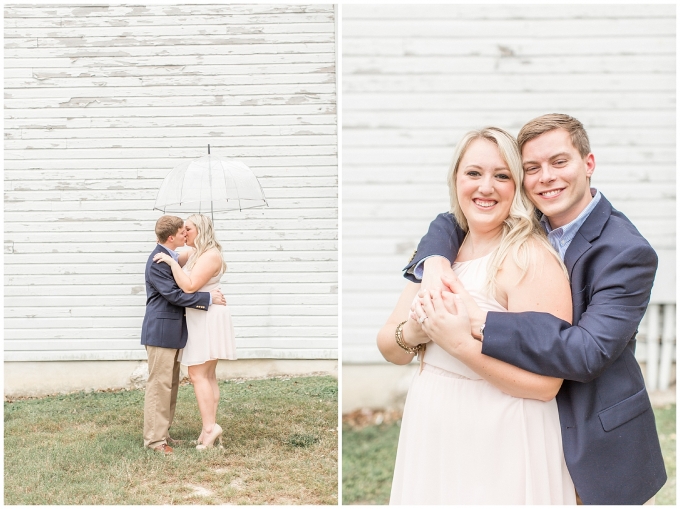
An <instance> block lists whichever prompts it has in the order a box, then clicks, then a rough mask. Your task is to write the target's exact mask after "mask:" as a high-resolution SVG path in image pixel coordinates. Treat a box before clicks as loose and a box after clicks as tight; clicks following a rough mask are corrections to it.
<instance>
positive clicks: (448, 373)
mask: <svg viewBox="0 0 680 509" xmlns="http://www.w3.org/2000/svg"><path fill="white" fill-rule="evenodd" d="M522 176H523V172H522V166H521V162H520V158H519V151H518V149H517V145H516V143H515V140H514V139H513V138H512V136H510V135H509V134H508V133H507V132H505V131H503V130H502V129H498V128H493V127H489V128H485V129H482V130H479V131H471V132H469V133H468V134H466V135H465V136H464V137H463V138H462V140H461V141H460V142H459V144H458V146H457V147H456V151H455V154H454V157H453V163H452V164H451V168H450V171H449V177H448V182H449V190H450V195H451V211H452V213H453V215H454V216H455V217H456V219H457V220H458V221H459V224H461V225H464V226H462V228H463V230H464V231H465V233H466V236H465V240H464V241H463V244H462V245H461V247H460V249H459V252H458V257H457V258H456V262H455V263H454V264H453V271H454V279H452V280H451V282H450V283H446V285H447V286H448V288H445V291H443V292H440V291H439V290H434V291H433V292H431V293H430V292H420V293H418V297H419V298H418V299H416V300H415V302H414V304H411V301H412V300H413V298H414V296H415V295H416V293H417V292H418V290H419V288H420V285H418V284H413V283H409V284H408V286H407V287H406V288H405V289H404V291H403V292H402V295H401V298H400V299H399V302H398V304H397V306H396V308H395V309H394V311H393V313H392V315H391V316H390V318H389V319H388V321H387V323H386V325H385V326H384V327H383V328H382V329H381V330H380V333H379V335H378V347H379V349H380V351H381V352H382V354H383V355H384V356H385V359H387V360H388V361H390V362H394V363H395V364H405V363H407V362H409V361H410V360H411V359H412V358H413V354H414V353H419V355H420V360H421V366H422V368H421V371H420V373H419V374H418V375H417V376H415V377H414V379H413V382H412V384H411V387H410V388H409V393H408V396H407V399H406V406H405V408H404V418H403V422H402V428H401V433H400V437H399V447H398V451H397V460H396V465H395V470H394V480H393V483H392V494H391V497H390V503H392V504H473V503H474V504H479V503H485V504H501V503H503V504H509V503H510V504H536V503H541V504H570V503H571V504H573V503H574V502H575V491H574V486H573V483H572V481H571V478H570V477H569V472H568V471H567V469H566V465H565V463H564V455H563V452H562V446H561V434H560V425H559V418H558V413H557V404H556V402H555V394H556V393H557V391H558V390H559V388H560V386H561V385H562V380H561V379H559V378H554V377H548V376H541V375H537V374H535V373H531V372H529V371H525V370H523V369H520V368H517V367H515V366H512V365H510V364H507V363H505V362H501V361H498V360H496V359H491V358H489V357H487V356H485V355H482V353H481V342H478V341H476V340H474V339H473V338H472V336H471V335H470V320H469V318H468V314H467V312H466V311H465V309H467V311H468V312H469V313H470V315H473V314H474V315H478V314H479V313H485V312H487V311H496V312H505V311H545V312H549V313H553V314H554V315H556V316H558V317H560V318H562V319H563V320H565V321H568V320H569V319H570V316H571V299H570V294H569V286H568V281H567V278H566V274H565V272H564V270H563V266H562V265H561V263H560V262H559V259H558V258H557V255H556V253H555V252H554V251H553V250H552V248H551V247H550V245H549V244H548V242H547V240H546V237H545V234H544V233H542V232H541V230H540V229H539V225H538V220H537V219H536V216H535V214H534V208H533V206H532V204H531V203H530V202H529V201H528V200H527V199H526V197H525V195H524V193H523V191H522ZM460 283H462V284H463V285H464V288H463V287H460ZM454 287H455V288H454ZM465 289H467V290H468V291H469V293H468V292H467V291H465ZM449 290H455V292H456V293H457V294H460V295H461V297H460V298H459V300H456V297H458V296H456V297H454V294H453V293H451V292H450V291H449ZM537 295H539V296H540V298H539V299H536V296H537ZM462 300H464V301H465V307H463V306H461V304H460V303H461V302H462ZM409 306H411V313H410V314H409ZM490 458H493V460H492V461H491V460H490ZM547 487H548V489H546V488H547Z"/></svg>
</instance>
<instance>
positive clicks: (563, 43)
mask: <svg viewBox="0 0 680 509" xmlns="http://www.w3.org/2000/svg"><path fill="white" fill-rule="evenodd" d="M342 31H343V41H342V45H343V60H342V66H343V76H342V80H343V99H342V104H343V111H342V120H343V160H342V161H343V181H342V185H343V222H342V225H343V226H342V227H343V292H342V293H343V297H342V298H343V308H342V309H343V318H342V322H343V323H342V328H343V336H342V339H343V361H344V362H356V363H362V362H384V361H383V359H382V357H381V355H380V353H379V352H378V350H377V348H376V346H375V338H376V334H377V332H378V330H379V329H380V327H381V326H382V325H383V324H384V322H385V320H386V319H387V317H388V316H389V314H390V312H391V310H392V309H393V307H394V305H395V303H396V300H397V296H398V295H399V293H400V292H401V290H402V289H403V287H404V285H405V281H404V280H403V278H402V277H401V269H402V267H403V266H404V265H406V263H407V262H408V260H409V257H410V256H411V254H412V252H413V250H414V249H415V248H416V245H417V243H418V241H419V240H420V237H421V236H422V235H423V234H424V233H425V232H426V231H427V225H428V224H429V222H430V221H431V220H432V219H433V218H434V217H435V216H436V214H438V213H440V212H442V211H445V210H447V209H448V206H449V202H448V189H447V186H446V174H447V170H448V166H449V163H450V160H451V156H452V155H453V150H454V147H455V145H456V142H457V141H458V140H459V139H460V137H461V136H462V135H463V134H464V133H465V132H466V131H468V130H470V129H475V128H480V127H483V126H485V125H497V126H499V127H503V128H505V129H507V130H509V132H511V133H513V134H516V133H517V131H518V130H519V128H520V127H521V126H522V125H523V124H524V123H525V122H526V121H528V120H529V119H531V118H534V117H536V116H538V115H541V114H544V113H548V112H564V113H569V114H571V115H573V116H575V117H576V118H578V119H580V120H581V121H582V122H583V123H584V125H585V126H586V128H587V130H588V133H589V136H590V141H591V146H592V149H593V152H594V153H595V156H596V161H597V168H596V171H595V174H594V177H593V185H594V186H596V187H598V188H599V189H601V190H602V192H603V193H604V194H605V195H606V196H607V197H608V198H609V199H610V200H611V201H612V202H613V204H614V205H615V206H616V207H617V208H618V209H620V210H621V211H623V212H624V213H625V214H627V215H628V216H629V217H630V219H631V220H632V221H633V222H634V223H635V225H636V226H637V227H638V229H640V231H641V232H642V233H643V234H644V235H645V236H646V237H647V238H648V239H649V240H650V242H651V243H652V245H653V246H654V248H655V249H657V251H658V252H659V255H660V258H661V265H660V269H659V273H658V274H657V278H656V283H655V288H654V292H655V293H654V294H653V297H654V299H655V300H656V301H657V302H660V303H664V302H675V273H674V267H675V229H676V227H675V224H676V223H675V207H676V197H675V188H676V186H675V182H676V177H675V166H676V156H675V149H676V147H675V137H676V133H675V123H676V114H675V102H676V75H675V74H676V63H675V62H676V53H675V6H673V5H644V6H643V5H617V6H615V7H614V6H612V5H587V6H586V5H538V4H536V5H523V6H522V5H462V4H456V5H430V6H419V5H393V6H380V5H358V4H352V5H344V6H343V19H342ZM641 330H642V331H644V330H646V329H645V324H644V323H643V326H642V329H641ZM639 350H640V351H643V350H644V349H639Z"/></svg>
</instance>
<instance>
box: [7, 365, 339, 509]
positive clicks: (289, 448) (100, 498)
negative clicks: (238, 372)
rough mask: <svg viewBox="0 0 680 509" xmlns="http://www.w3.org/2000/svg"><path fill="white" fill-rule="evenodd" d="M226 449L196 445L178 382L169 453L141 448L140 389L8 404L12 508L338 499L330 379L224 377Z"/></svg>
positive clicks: (191, 405) (187, 398)
mask: <svg viewBox="0 0 680 509" xmlns="http://www.w3.org/2000/svg"><path fill="white" fill-rule="evenodd" d="M219 385H220V393H221V402H220V406H219V411H218V416H217V422H218V423H219V424H220V425H221V426H222V428H223V429H224V434H223V437H222V441H223V444H224V449H218V448H214V449H211V450H207V451H197V450H196V449H195V446H194V445H191V443H190V441H192V440H195V439H196V438H197V437H198V435H199V433H200V431H201V420H200V415H199V412H198V406H197V405H196V398H195V396H194V392H193V387H192V386H191V385H183V386H181V387H180V390H179V396H178V401H177V410H176V415H175V420H174V424H173V426H172V429H171V432H172V435H173V438H175V439H179V440H185V442H184V443H183V444H181V445H179V446H177V447H175V454H173V455H171V456H163V455H161V454H159V453H156V452H153V451H150V450H148V449H144V448H143V447H142V425H143V406H144V392H143V391H141V390H133V391H121V392H100V393H76V394H69V395H63V396H52V397H47V398H41V399H29V400H21V401H15V402H6V403H5V469H4V475H5V477H4V480H5V504H48V505H56V504H77V505H81V504H128V505H147V504H333V505H334V504H337V502H338V495H337V493H338V482H337V479H338V474H337V464H338V458H337V448H338V430H337V422H338V417H337V416H338V399H337V396H338V386H337V380H336V379H335V378H332V377H327V376H324V377H303V378H290V379H285V378H278V379H268V380H252V381H245V382H236V381H228V382H220V384H219Z"/></svg>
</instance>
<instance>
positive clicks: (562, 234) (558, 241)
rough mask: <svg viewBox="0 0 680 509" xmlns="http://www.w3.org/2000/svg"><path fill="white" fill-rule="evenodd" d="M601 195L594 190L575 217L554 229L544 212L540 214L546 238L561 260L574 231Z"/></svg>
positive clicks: (583, 221) (581, 224) (574, 234)
mask: <svg viewBox="0 0 680 509" xmlns="http://www.w3.org/2000/svg"><path fill="white" fill-rule="evenodd" d="M601 197H602V195H601V194H600V191H597V190H596V191H595V196H593V199H592V200H591V201H590V203H589V204H588V206H587V207H586V208H585V209H583V210H582V211H581V213H580V214H579V215H578V217H577V218H576V219H574V220H573V221H572V222H570V223H567V224H565V225H564V226H560V227H559V228H555V229H554V230H553V229H552V228H551V227H550V222H549V221H548V218H547V217H546V216H545V214H543V216H541V224H542V225H543V228H545V231H546V233H547V234H548V240H549V241H550V244H552V247H554V248H555V251H557V252H558V253H559V254H560V258H562V261H564V254H565V253H566V252H567V249H569V245H570V244H571V241H572V240H574V237H575V236H576V232H577V231H579V229H580V228H581V226H583V223H585V222H586V219H588V216H589V215H590V213H591V212H592V211H593V209H594V208H595V206H596V205H597V203H598V202H599V201H600V198H601Z"/></svg>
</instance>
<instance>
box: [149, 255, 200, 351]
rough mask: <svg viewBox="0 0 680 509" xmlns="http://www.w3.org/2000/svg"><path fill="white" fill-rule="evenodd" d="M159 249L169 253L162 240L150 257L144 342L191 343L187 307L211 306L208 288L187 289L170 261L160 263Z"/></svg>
mask: <svg viewBox="0 0 680 509" xmlns="http://www.w3.org/2000/svg"><path fill="white" fill-rule="evenodd" d="M156 253H166V254H167V251H165V249H164V248H163V247H161V245H160V244H158V245H157V246H156V249H154V250H153V252H152V253H151V254H150V255H149V259H148V260H147V261H146V270H145V271H144V279H145V280H146V313H145V314H144V322H143V323H142V344H143V345H149V346H161V347H163V348H177V349H180V348H184V347H185V346H186V344H187V337H188V333H187V319H186V316H185V314H184V308H195V309H202V310H204V311H207V310H208V305H209V303H210V294H209V293H208V292H196V293H184V292H183V291H182V290H181V289H180V287H179V286H177V283H176V282H175V278H173V277H172V269H171V268H170V265H168V264H167V263H163V262H161V263H156V262H154V261H153V257H154V256H155V255H156Z"/></svg>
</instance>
